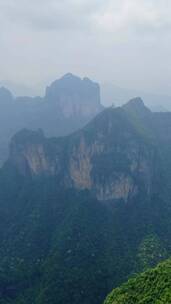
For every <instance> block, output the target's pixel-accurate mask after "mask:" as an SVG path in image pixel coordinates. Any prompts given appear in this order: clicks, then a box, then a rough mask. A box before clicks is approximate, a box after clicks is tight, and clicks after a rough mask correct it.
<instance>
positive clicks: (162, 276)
mask: <svg viewBox="0 0 171 304" xmlns="http://www.w3.org/2000/svg"><path fill="white" fill-rule="evenodd" d="M104 303H105V304H132V303H134V304H140V303H144V304H145V303H146V304H147V303H151V304H156V303H163V304H169V303H171V260H168V261H166V262H163V263H161V264H159V265H158V266H157V267H156V268H154V269H152V270H148V271H146V272H144V273H143V274H140V275H138V276H137V277H135V278H133V279H130V280H129V281H128V282H127V283H125V284H123V285H122V286H121V287H120V288H117V289H115V290H114V291H113V292H112V293H111V294H110V295H109V296H108V298H107V299H106V301H105V302H104Z"/></svg>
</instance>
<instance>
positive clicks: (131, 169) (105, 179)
mask: <svg viewBox="0 0 171 304" xmlns="http://www.w3.org/2000/svg"><path fill="white" fill-rule="evenodd" d="M136 107H137V104H136ZM138 132H139V130H137V129H136V128H135V126H134V125H133V124H132V123H131V121H130V119H129V118H128V117H127V112H126V111H125V109H124V108H116V109H113V108H109V109H107V110H105V111H104V112H103V113H101V114H99V115H98V116H97V118H95V119H94V121H92V122H91V123H90V124H88V125H87V126H86V127H85V128H84V129H83V130H81V131H78V132H76V133H75V134H73V135H71V136H68V137H65V138H60V139H56V140H53V139H52V140H51V139H46V138H45V137H44V136H43V134H42V133H41V134H40V131H39V132H32V131H27V130H24V131H21V132H19V133H18V134H17V135H16V136H14V138H13V139H12V142H11V148H10V158H9V162H12V163H13V166H15V167H16V169H17V170H18V171H19V172H20V173H21V174H23V175H27V174H28V173H30V175H31V176H32V177H34V176H39V175H42V174H43V175H46V176H47V175H50V176H55V177H56V179H57V183H58V185H59V184H60V185H61V186H64V187H66V188H74V189H77V190H89V191H91V192H92V193H93V194H94V195H95V196H96V198H97V199H98V200H102V201H105V200H119V199H122V200H124V201H125V202H127V201H128V200H129V199H131V198H133V197H135V196H136V195H138V194H139V193H141V192H142V191H145V193H147V194H148V195H150V193H151V192H152V185H153V179H154V178H155V177H156V172H155V169H154V168H155V162H156V157H157V156H156V151H155V149H154V147H153V145H152V144H150V143H149V142H148V140H146V138H144V137H143V136H141V134H139V133H138Z"/></svg>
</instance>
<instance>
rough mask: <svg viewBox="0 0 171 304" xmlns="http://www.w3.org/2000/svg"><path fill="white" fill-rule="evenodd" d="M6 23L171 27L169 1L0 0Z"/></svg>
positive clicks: (126, 28)
mask: <svg viewBox="0 0 171 304" xmlns="http://www.w3.org/2000/svg"><path fill="white" fill-rule="evenodd" d="M0 12H1V13H0V14H1V16H4V19H5V20H6V22H9V23H11V24H18V25H20V26H21V25H22V26H25V27H32V28H34V29H37V30H54V29H55V30H61V29H62V30H63V29H65V30H66V29H67V30H72V29H75V30H76V29H77V30H82V29H87V30H95V29H96V30H97V31H98V30H99V31H100V30H102V31H106V32H114V33H115V32H118V31H120V32H123V31H126V32H128V31H130V30H133V31H134V29H135V28H136V30H137V29H143V28H144V29H146V28H148V29H149V30H150V29H151V30H158V29H161V28H166V27H167V26H170V24H171V20H170V12H171V2H170V1H168V0H62V1H61V0H48V1H47V0H29V1H28V0H15V1H14V0H0Z"/></svg>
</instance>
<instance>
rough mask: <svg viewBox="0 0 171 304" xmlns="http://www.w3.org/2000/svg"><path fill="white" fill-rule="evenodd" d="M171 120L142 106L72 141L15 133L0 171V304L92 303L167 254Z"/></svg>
mask: <svg viewBox="0 0 171 304" xmlns="http://www.w3.org/2000/svg"><path fill="white" fill-rule="evenodd" d="M170 130H171V113H152V112H151V111H150V110H149V109H148V108H146V107H145V106H144V104H143V102H142V100H141V99H140V98H137V99H134V100H131V101H130V102H129V103H128V104H126V105H125V106H123V107H119V108H109V109H106V110H104V111H103V112H101V113H100V114H99V115H97V117H96V118H94V119H93V120H92V121H91V122H90V123H89V124H88V125H86V126H85V127H84V128H82V129H81V130H79V131H77V132H75V133H73V134H72V135H69V136H66V137H59V138H46V137H45V136H44V134H43V132H42V131H40V130H39V131H37V132H33V131H29V130H22V131H20V132H19V133H17V134H16V135H15V136H14V137H13V139H12V141H11V144H10V154H9V159H8V161H7V162H6V164H5V165H4V166H3V168H2V169H1V171H0V228H1V229H0V241H1V247H0V295H1V302H2V303H5V304H6V303H15V304H16V303H17V304H21V303H24V304H28V303H29V304H30V303H35V304H46V303H52V304H53V303H60V304H64V303H65V304H66V303H70V304H78V303H79V304H80V303H83V304H89V303H91V304H99V303H102V302H103V301H104V299H105V297H106V295H107V294H108V293H109V292H110V291H111V290H112V289H113V288H114V287H117V286H119V285H120V284H121V283H123V282H125V281H126V280H127V279H128V278H129V276H131V275H133V274H135V273H137V272H141V271H143V270H146V269H147V268H148V267H151V266H155V265H156V264H157V263H158V262H160V261H161V260H164V259H167V258H168V257H169V256H170V254H171V221H170V218H171V184H170V183H171V182H170V180H171V179H170V176H171V153H170V152H171V132H170Z"/></svg>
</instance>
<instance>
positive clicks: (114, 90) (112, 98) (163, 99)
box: [100, 83, 171, 112]
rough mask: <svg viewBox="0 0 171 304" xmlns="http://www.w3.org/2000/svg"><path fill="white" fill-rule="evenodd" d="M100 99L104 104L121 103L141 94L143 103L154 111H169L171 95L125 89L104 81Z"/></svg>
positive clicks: (170, 109) (170, 108)
mask: <svg viewBox="0 0 171 304" xmlns="http://www.w3.org/2000/svg"><path fill="white" fill-rule="evenodd" d="M100 87H101V99H102V104H104V105H105V106H111V105H112V104H114V105H116V106H120V105H123V104H124V103H125V102H127V101H128V100H129V99H131V98H134V97H136V96H141V97H142V99H143V100H144V102H145V104H146V105H147V106H148V107H149V108H150V109H151V110H152V111H154V112H167V111H171V96H169V95H167V94H166V95H164V94H155V93H150V92H145V91H143V90H138V89H127V88H122V87H118V86H116V85H113V84H110V83H105V84H101V86H100Z"/></svg>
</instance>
